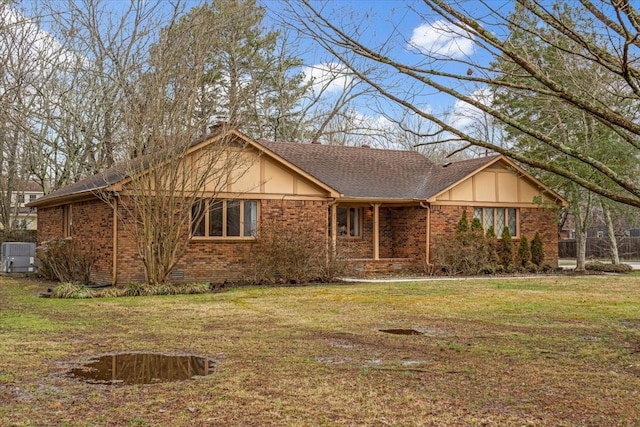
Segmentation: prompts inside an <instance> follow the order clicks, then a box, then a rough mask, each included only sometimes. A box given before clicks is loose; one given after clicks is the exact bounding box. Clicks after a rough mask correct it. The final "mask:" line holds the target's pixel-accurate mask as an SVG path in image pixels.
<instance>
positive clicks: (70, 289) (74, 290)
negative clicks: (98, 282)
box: [51, 282, 93, 298]
mask: <svg viewBox="0 0 640 427" xmlns="http://www.w3.org/2000/svg"><path fill="white" fill-rule="evenodd" d="M51 296H52V297H54V298H92V297H93V292H92V291H91V288H88V287H86V286H85V285H83V284H82V283H78V282H65V283H61V284H59V285H58V286H56V287H55V288H54V289H53V293H52V294H51Z"/></svg>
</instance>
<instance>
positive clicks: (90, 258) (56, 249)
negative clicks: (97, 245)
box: [37, 239, 97, 284]
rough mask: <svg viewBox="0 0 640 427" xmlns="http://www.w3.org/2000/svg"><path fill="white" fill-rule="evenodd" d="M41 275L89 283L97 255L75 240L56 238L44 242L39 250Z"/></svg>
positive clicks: (53, 278)
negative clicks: (81, 247) (81, 246)
mask: <svg viewBox="0 0 640 427" xmlns="http://www.w3.org/2000/svg"><path fill="white" fill-rule="evenodd" d="M37 255H38V260H39V261H40V269H39V271H40V275H41V276H43V277H45V278H46V279H49V280H57V281H59V282H79V283H82V284H88V283H89V278H90V276H91V270H92V269H93V265H94V264H95V262H96V259H97V256H96V255H94V254H93V253H92V252H91V251H84V250H81V249H80V248H79V247H78V244H77V243H76V242H75V241H74V240H70V239H55V240H49V241H48V242H45V243H43V245H42V246H41V247H39V248H38V251H37Z"/></svg>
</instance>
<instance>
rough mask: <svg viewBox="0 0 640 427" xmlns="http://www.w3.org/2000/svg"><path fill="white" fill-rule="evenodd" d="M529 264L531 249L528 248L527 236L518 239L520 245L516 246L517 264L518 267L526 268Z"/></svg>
mask: <svg viewBox="0 0 640 427" xmlns="http://www.w3.org/2000/svg"><path fill="white" fill-rule="evenodd" d="M530 262H531V249H530V248H529V240H528V239H527V236H522V237H521V238H520V244H519V245H518V264H519V265H520V267H524V268H526V267H527V265H529V263H530Z"/></svg>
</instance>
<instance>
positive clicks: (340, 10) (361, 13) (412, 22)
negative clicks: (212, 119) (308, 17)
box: [23, 0, 479, 126]
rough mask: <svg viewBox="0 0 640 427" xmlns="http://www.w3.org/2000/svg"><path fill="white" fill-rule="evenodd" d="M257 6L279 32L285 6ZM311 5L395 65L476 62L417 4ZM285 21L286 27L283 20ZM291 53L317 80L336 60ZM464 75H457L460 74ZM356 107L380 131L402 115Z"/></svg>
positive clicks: (374, 104) (450, 103)
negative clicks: (427, 60) (434, 59)
mask: <svg viewBox="0 0 640 427" xmlns="http://www.w3.org/2000/svg"><path fill="white" fill-rule="evenodd" d="M159 1H163V0H159ZM258 2H259V4H260V5H262V6H264V7H265V8H266V9H267V18H266V22H265V24H266V25H268V26H273V27H274V28H282V23H281V22H280V21H281V20H282V19H283V17H284V16H285V15H284V13H283V10H284V8H286V3H285V2H283V1H280V0H258ZM34 4H35V3H32V2H25V3H24V4H23V5H24V6H25V7H27V10H28V9H29V7H32V6H33V5H34ZM104 4H106V5H107V6H108V7H109V8H110V9H112V10H114V11H116V13H117V10H118V9H124V8H126V7H127V6H128V5H129V4H130V3H129V1H128V0H127V1H124V0H105V1H104ZM199 4H201V1H196V0H193V1H192V0H187V2H186V5H187V9H188V8H190V7H193V6H196V5H199ZM294 4H295V2H294ZM314 4H322V5H324V6H323V7H325V8H326V12H327V15H328V16H331V17H332V20H335V23H336V24H338V25H340V26H344V27H346V28H351V29H352V30H353V31H357V32H358V33H359V35H358V38H361V39H362V40H363V41H364V42H365V43H366V44H368V45H371V46H378V47H381V48H382V49H386V50H387V52H388V55H389V56H392V57H393V58H394V59H396V60H398V61H401V62H406V63H409V64H418V63H420V61H422V60H423V59H424V55H423V53H424V52H428V53H430V54H432V55H431V56H433V55H434V54H435V56H439V57H440V58H441V60H440V61H439V62H438V63H437V64H435V66H437V67H443V69H451V68H452V67H460V65H456V64H455V63H453V62H452V61H450V58H454V59H456V58H458V59H465V60H467V59H468V60H470V61H474V60H478V59H479V58H478V54H477V52H476V51H475V50H474V45H473V43H472V42H470V41H469V40H465V39H464V38H463V37H455V36H452V30H451V28H449V27H448V24H446V23H445V22H444V21H441V20H438V18H437V17H436V16H428V15H423V16H419V14H418V13H415V11H412V10H409V8H411V7H416V8H419V7H422V9H424V6H420V4H419V3H417V2H414V1H407V2H405V1H401V0H374V1H358V0H350V1H347V0H337V1H335V0H334V1H326V2H317V3H314ZM471 4H473V2H471ZM422 12H424V10H423V11H422ZM284 20H285V21H288V22H291V20H290V19H289V18H286V17H284ZM332 22H334V21H332ZM292 47H293V48H294V52H293V54H295V55H299V56H300V57H301V58H302V59H303V61H304V63H305V65H306V66H307V67H308V68H305V69H304V71H305V72H307V74H308V75H313V76H314V77H315V78H316V79H318V80H322V78H323V75H325V74H326V73H327V72H328V71H327V70H330V69H331V70H333V72H334V73H335V70H336V63H335V59H334V58H333V57H331V55H330V54H328V53H327V52H325V51H324V50H323V49H322V48H321V47H319V46H318V44H317V43H315V42H314V41H313V40H308V39H307V40H304V39H303V40H302V41H297V42H296V45H295V46H292ZM458 71H460V70H458ZM464 71H465V70H462V72H464ZM372 72H373V71H372ZM379 78H380V79H382V80H384V81H386V82H395V84H397V85H398V86H402V87H403V88H404V90H405V95H406V96H407V97H410V98H411V99H412V101H413V103H414V104H415V105H417V106H418V107H419V108H421V109H423V110H429V111H437V112H445V111H448V112H450V113H451V112H453V113H452V114H454V115H455V111H460V110H461V109H462V107H461V105H460V103H459V102H458V103H456V101H455V100H454V99H451V98H448V97H446V96H443V95H442V94H440V93H438V92H436V91H434V90H433V89H429V88H427V87H425V86H424V85H416V84H412V83H410V82H406V81H405V80H402V79H401V78H398V76H390V75H380V77H379ZM394 79H395V80H394ZM344 83H345V81H344V80H338V81H336V82H335V83H334V85H333V86H332V88H333V90H334V93H335V94H336V95H337V94H338V93H339V92H340V91H341V90H342V89H343V84H344ZM470 90H472V89H470ZM355 106H356V108H357V111H358V112H359V113H360V114H361V115H362V116H363V117H364V118H365V119H366V120H369V121H370V122H371V123H377V124H380V125H381V126H384V125H385V120H384V119H383V118H382V117H383V115H382V111H384V113H386V114H387V115H389V116H394V117H400V116H401V115H402V114H403V110H402V109H400V108H398V106H396V105H394V104H391V103H389V102H387V101H386V100H384V99H383V98H382V97H380V96H372V97H366V98H362V99H360V100H359V101H358V102H357V103H356V104H355Z"/></svg>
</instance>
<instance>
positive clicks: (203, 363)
mask: <svg viewBox="0 0 640 427" xmlns="http://www.w3.org/2000/svg"><path fill="white" fill-rule="evenodd" d="M214 368H215V361H214V360H212V359H209V358H206V357H200V356H194V355H167V354H159V353H117V354H107V355H104V356H97V357H94V358H92V359H90V360H89V361H88V362H86V363H84V364H83V365H82V366H79V367H76V368H73V369H71V370H70V371H69V372H68V373H67V374H68V376H69V377H72V378H78V379H81V380H83V381H85V382H88V383H91V384H153V383H159V382H170V381H182V380H188V379H192V378H193V377H198V376H205V375H209V374H211V373H212V372H213V370H214Z"/></svg>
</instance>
